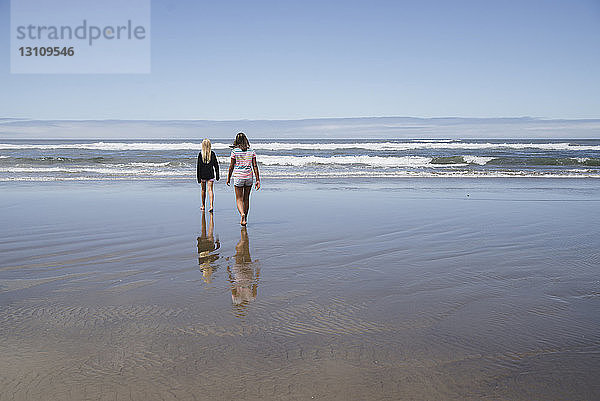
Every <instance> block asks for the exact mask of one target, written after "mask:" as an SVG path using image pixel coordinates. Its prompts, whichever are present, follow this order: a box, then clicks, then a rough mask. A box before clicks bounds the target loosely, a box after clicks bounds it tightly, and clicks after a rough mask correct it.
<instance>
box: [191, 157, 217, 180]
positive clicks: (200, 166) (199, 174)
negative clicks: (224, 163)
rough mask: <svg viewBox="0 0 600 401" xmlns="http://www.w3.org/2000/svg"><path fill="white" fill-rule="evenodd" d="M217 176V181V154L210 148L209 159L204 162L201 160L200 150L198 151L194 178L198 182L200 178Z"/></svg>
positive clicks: (205, 178)
mask: <svg viewBox="0 0 600 401" xmlns="http://www.w3.org/2000/svg"><path fill="white" fill-rule="evenodd" d="M215 174H216V176H217V181H219V162H218V161H217V155H215V152H213V151H212V150H211V151H210V161H209V162H208V163H204V162H203V161H202V152H200V153H198V163H197V164H196V178H197V179H198V182H200V180H212V179H213V178H215Z"/></svg>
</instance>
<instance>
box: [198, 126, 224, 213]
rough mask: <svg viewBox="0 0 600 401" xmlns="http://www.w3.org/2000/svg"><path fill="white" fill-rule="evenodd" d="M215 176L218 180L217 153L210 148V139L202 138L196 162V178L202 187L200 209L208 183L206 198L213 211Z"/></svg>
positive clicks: (210, 210)
mask: <svg viewBox="0 0 600 401" xmlns="http://www.w3.org/2000/svg"><path fill="white" fill-rule="evenodd" d="M215 176H216V177H217V181H219V162H218V161H217V155H215V152H213V151H212V150H211V145H210V141H209V140H208V138H207V139H204V140H203V141H202V152H200V153H198V163H197V164H196V178H197V179H198V183H200V186H201V187H202V210H204V204H205V200H206V187H207V185H208V199H209V201H210V209H209V210H208V211H209V212H210V213H212V211H213V202H214V198H215V195H214V193H213V183H214V182H215Z"/></svg>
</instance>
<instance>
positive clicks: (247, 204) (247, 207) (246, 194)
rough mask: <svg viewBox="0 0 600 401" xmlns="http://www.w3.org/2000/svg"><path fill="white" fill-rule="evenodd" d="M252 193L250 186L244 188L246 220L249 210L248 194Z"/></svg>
mask: <svg viewBox="0 0 600 401" xmlns="http://www.w3.org/2000/svg"><path fill="white" fill-rule="evenodd" d="M251 191H252V186H248V187H244V214H245V215H246V219H248V209H250V192H251Z"/></svg>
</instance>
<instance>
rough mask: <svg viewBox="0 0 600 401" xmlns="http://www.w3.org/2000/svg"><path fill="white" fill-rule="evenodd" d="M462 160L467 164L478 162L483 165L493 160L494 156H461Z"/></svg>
mask: <svg viewBox="0 0 600 401" xmlns="http://www.w3.org/2000/svg"><path fill="white" fill-rule="evenodd" d="M462 158H463V160H464V161H465V162H466V163H469V164H479V165H480V166H485V165H486V164H487V163H488V162H489V161H490V160H494V159H495V157H485V156H463V157H462Z"/></svg>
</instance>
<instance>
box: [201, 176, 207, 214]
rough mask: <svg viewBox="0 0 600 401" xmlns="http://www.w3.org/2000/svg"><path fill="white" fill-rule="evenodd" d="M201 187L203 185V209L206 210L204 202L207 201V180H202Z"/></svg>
mask: <svg viewBox="0 0 600 401" xmlns="http://www.w3.org/2000/svg"><path fill="white" fill-rule="evenodd" d="M200 187H202V208H201V209H202V210H204V203H205V202H206V181H202V182H200Z"/></svg>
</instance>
